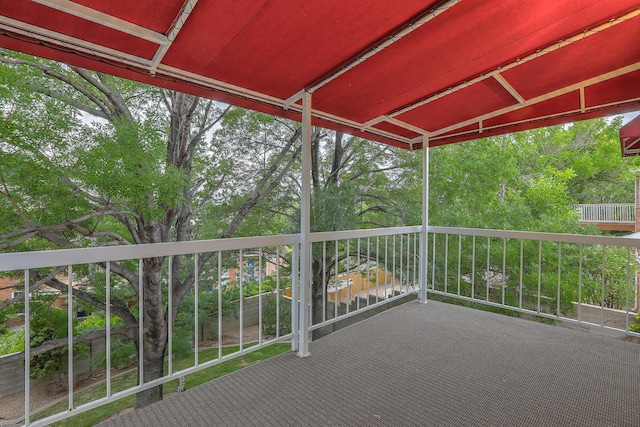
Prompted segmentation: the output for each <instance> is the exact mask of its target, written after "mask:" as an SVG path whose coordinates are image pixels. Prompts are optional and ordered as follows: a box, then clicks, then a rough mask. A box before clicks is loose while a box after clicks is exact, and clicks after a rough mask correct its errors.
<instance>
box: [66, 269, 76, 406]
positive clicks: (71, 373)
mask: <svg viewBox="0 0 640 427" xmlns="http://www.w3.org/2000/svg"><path fill="white" fill-rule="evenodd" d="M67 269H68V270H67V273H68V277H67V337H68V346H69V349H68V351H67V356H68V364H69V369H68V371H67V372H68V381H69V385H68V387H69V389H68V392H69V411H72V410H73V408H74V404H73V376H74V373H75V369H74V366H73V266H72V265H69V266H68V267H67Z"/></svg>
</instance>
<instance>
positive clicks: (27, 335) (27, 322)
mask: <svg viewBox="0 0 640 427" xmlns="http://www.w3.org/2000/svg"><path fill="white" fill-rule="evenodd" d="M29 288H30V286H29V269H25V270H24V423H25V425H29V422H30V418H29V414H30V412H31V295H30V294H31V292H29V290H30V289H29Z"/></svg>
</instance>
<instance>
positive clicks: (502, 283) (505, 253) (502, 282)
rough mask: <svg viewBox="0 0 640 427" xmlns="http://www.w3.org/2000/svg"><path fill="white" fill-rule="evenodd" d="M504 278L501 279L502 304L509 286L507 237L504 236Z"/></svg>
mask: <svg viewBox="0 0 640 427" xmlns="http://www.w3.org/2000/svg"><path fill="white" fill-rule="evenodd" d="M501 279H502V280H500V285H501V286H500V287H501V288H502V305H505V304H504V293H505V291H506V289H505V288H506V287H507V238H506V237H503V238H502V277H501Z"/></svg>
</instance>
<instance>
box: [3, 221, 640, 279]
mask: <svg viewBox="0 0 640 427" xmlns="http://www.w3.org/2000/svg"><path fill="white" fill-rule="evenodd" d="M427 230H428V232H430V233H440V234H451V235H466V236H481V237H496V238H506V239H520V240H534V241H550V242H563V243H575V244H591V245H594V244H595V245H605V246H622V247H640V238H620V237H610V236H592V235H576V234H563V233H538V232H530V231H511V230H491V229H476V228H459V227H439V226H430V227H428V228H427ZM421 231H422V226H409V227H393V228H376V229H366V230H349V231H336V232H321V233H311V235H310V241H311V242H322V241H333V240H346V239H358V238H368V237H378V236H380V237H381V236H391V235H396V234H411V233H420V232H421ZM296 243H300V236H299V235H298V234H287V235H277V236H262V237H240V238H234V239H216V240H195V241H189V242H172V243H157V244H145V245H128V246H110V247H91V248H79V249H58V250H50V251H36V252H19V253H5V254H0V271H13V270H24V269H28V268H42V267H56V266H64V265H69V264H89V263H97V262H107V261H120V260H126V259H140V258H152V257H164V256H175V255H189V254H195V253H206V252H217V251H229V250H238V249H251V248H258V247H265V246H284V245H292V244H296Z"/></svg>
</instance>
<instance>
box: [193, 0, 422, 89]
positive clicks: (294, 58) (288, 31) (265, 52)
mask: <svg viewBox="0 0 640 427" xmlns="http://www.w3.org/2000/svg"><path fill="white" fill-rule="evenodd" d="M425 7H427V5H425V4H424V3H422V2H416V1H415V0H401V1H399V0H395V1H380V2H376V7H375V8H372V7H371V2H370V1H364V0H359V1H349V2H344V1H342V0H324V1H322V2H300V1H298V0H286V1H285V0H280V1H277V2H274V1H272V2H268V3H267V4H266V5H265V6H264V7H263V8H262V9H261V10H260V11H259V13H257V14H256V15H255V16H254V17H253V19H251V20H250V22H248V23H247V25H246V26H245V27H244V28H243V29H242V31H240V32H239V33H238V34H237V35H236V36H235V37H234V38H233V39H232V40H231V41H230V42H229V43H228V44H227V45H226V46H225V49H224V50H223V51H222V52H220V53H219V54H217V55H215V56H214V57H213V58H212V60H211V61H210V62H209V63H208V64H207V67H206V68H205V69H204V70H203V71H202V74H203V75H205V76H211V77H214V78H216V79H219V80H222V81H224V82H229V83H233V84H235V85H238V86H242V87H247V88H249V89H251V90H255V91H260V92H263V93H266V94H269V95H272V96H276V97H280V98H285V99H286V98H288V97H289V96H291V95H293V94H295V93H296V92H298V91H299V90H300V89H301V88H302V87H305V86H306V85H309V84H311V83H313V82H314V80H316V79H318V78H319V77H321V76H323V75H325V74H326V73H328V72H329V71H331V70H332V69H334V68H335V67H337V66H338V65H340V64H341V63H342V62H344V61H345V60H347V59H349V58H351V57H352V56H353V55H355V54H357V53H358V52H359V51H361V50H362V49H364V48H365V47H367V46H369V45H370V44H371V43H373V42H375V41H376V40H377V39H379V38H380V37H382V36H383V35H384V34H386V33H387V32H388V31H389V30H390V29H391V28H394V27H396V26H398V25H400V24H402V23H403V22H405V21H406V20H408V19H409V18H411V17H412V16H413V15H415V14H417V13H418V12H420V11H421V10H422V9H423V8H425ZM283 10H286V11H287V13H283ZM354 17H358V18H357V19H354ZM256 33H259V34H261V37H256V36H255V34H256Z"/></svg>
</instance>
